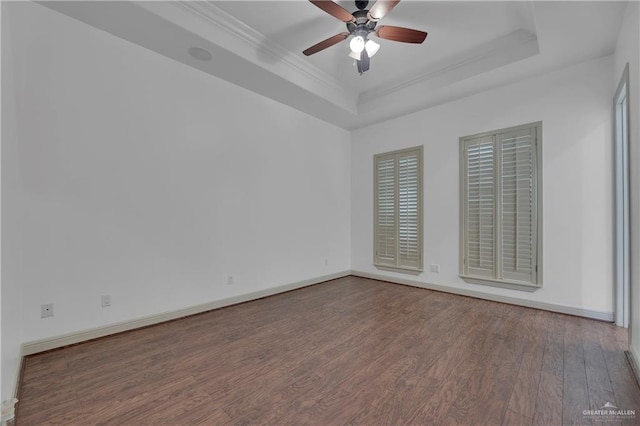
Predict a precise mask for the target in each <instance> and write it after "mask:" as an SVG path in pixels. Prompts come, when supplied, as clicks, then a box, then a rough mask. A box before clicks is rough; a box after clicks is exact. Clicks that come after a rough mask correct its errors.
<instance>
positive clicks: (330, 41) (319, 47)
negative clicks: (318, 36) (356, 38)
mask: <svg viewBox="0 0 640 426" xmlns="http://www.w3.org/2000/svg"><path fill="white" fill-rule="evenodd" d="M347 37H349V33H340V34H336V35H334V36H333V37H329V38H328V39H326V40H322V41H321V42H320V43H318V44H314V45H313V46H311V47H310V48H308V49H307V50H305V51H304V52H302V53H304V54H305V56H309V55H313V54H314V53H318V52H319V51H321V50H324V49H326V48H327V47H331V46H333V45H334V44H336V43H340V42H341V41H342V40H344V39H345V38H347Z"/></svg>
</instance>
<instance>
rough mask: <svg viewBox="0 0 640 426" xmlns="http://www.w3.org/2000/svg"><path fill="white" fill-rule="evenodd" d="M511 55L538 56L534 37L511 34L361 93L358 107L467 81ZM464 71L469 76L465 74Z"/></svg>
mask: <svg viewBox="0 0 640 426" xmlns="http://www.w3.org/2000/svg"><path fill="white" fill-rule="evenodd" d="M513 51H520V52H527V56H532V55H534V54H537V53H539V50H538V40H537V37H536V36H535V35H534V34H531V33H529V32H528V31H525V30H517V31H514V32H512V33H510V34H507V35H506V36H503V37H500V38H498V39H495V40H492V41H491V42H489V43H486V44H484V45H482V46H477V47H476V48H474V49H473V51H472V52H465V53H464V54H462V55H459V56H458V57H457V58H455V59H454V60H452V61H450V62H448V63H446V64H441V65H440V66H438V67H437V68H435V69H434V68H431V69H429V70H427V72H425V73H421V74H419V75H417V76H415V77H412V78H409V79H407V80H404V81H401V82H399V83H395V84H389V85H386V86H383V87H378V88H376V89H373V90H368V91H366V92H363V93H361V94H360V96H359V98H358V105H359V106H360V105H364V104H367V103H370V102H373V101H376V100H378V99H379V98H381V97H384V96H387V95H389V94H391V93H394V92H398V91H400V90H404V89H406V88H409V87H411V86H415V85H419V84H423V83H425V82H427V81H429V80H435V79H440V81H439V83H440V84H441V85H442V84H443V83H448V84H451V83H454V82H456V81H459V80H461V79H462V78H466V77H465V75H467V74H469V75H473V74H475V73H477V72H478V71H480V72H484V71H486V69H484V70H483V69H482V68H486V63H487V60H491V61H494V62H495V64H496V65H497V66H503V65H505V60H501V59H500V58H510V57H511V56H512V55H511V53H512V52H513ZM517 59H518V60H520V59H523V58H521V57H519V58H517ZM465 70H468V71H469V72H465ZM445 75H448V76H450V78H449V79H448V80H450V81H448V82H445V81H442V79H441V77H443V76H445Z"/></svg>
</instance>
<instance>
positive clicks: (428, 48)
mask: <svg viewBox="0 0 640 426" xmlns="http://www.w3.org/2000/svg"><path fill="white" fill-rule="evenodd" d="M338 3H339V4H340V5H341V6H342V7H344V8H345V9H347V10H348V11H350V12H352V11H354V10H356V7H355V4H354V2H353V1H343V0H341V1H338ZM43 4H44V5H46V6H48V7H51V8H53V9H55V10H58V11H60V12H62V13H65V14H67V15H69V16H72V17H75V18H77V19H80V20H82V21H84V22H86V23H88V24H90V25H93V26H95V27H97V28H100V29H103V30H105V31H108V32H110V33H112V34H114V35H116V36H119V37H122V38H124V39H127V40H129V41H132V42H134V43H137V44H139V45H141V46H144V47H146V48H149V49H152V50H155V51H157V52H159V53H161V54H163V55H166V56H169V57H171V58H174V59H176V60H178V61H181V62H184V63H185V64H187V65H190V66H193V67H196V68H198V69H201V70H202V71H204V72H207V73H210V74H212V75H215V76H218V77H220V78H223V79H225V80H228V81H230V82H232V83H234V84H237V85H239V86H242V87H244V88H247V89H249V90H252V91H254V92H256V93H259V94H262V95H264V96H268V97H270V98H272V99H275V100H277V101H279V102H282V103H285V104H288V105H290V106H292V107H294V108H297V109H299V110H301V111H304V112H307V113H309V114H311V115H314V116H317V117H318V118H320V119H322V120H325V121H328V122H331V123H333V124H336V125H338V126H341V127H343V128H346V129H354V128H358V127H362V126H365V125H368V124H371V123H374V122H377V121H381V120H385V119H389V118H392V117H396V116H399V115H402V114H406V113H409V112H412V111H416V110H419V109H422V108H426V107H430V106H433V105H437V104H439V103H442V102H447V101H450V100H452V99H456V98H458V97H461V96H467V95H470V94H473V93H477V92H479V91H482V90H486V89H488V88H491V87H495V86H497V85H499V84H504V83H508V82H511V81H516V80H518V79H522V78H527V77H530V76H533V75H536V74H538V73H542V72H549V71H552V70H554V69H558V68H562V67H566V66H569V65H572V64H576V63H579V62H582V61H586V60H589V59H592V58H597V57H601V56H606V55H609V54H611V53H613V51H614V48H615V43H616V39H617V35H618V29H619V27H620V23H621V20H622V16H623V14H624V10H625V8H626V2H615V1H603V2H592V1H588V2H580V1H569V2H562V1H552V2H539V1H535V2H531V1H516V2H507V1H503V2H483V1H472V2H463V1H445V2H442V1H438V2H432V1H417V0H403V1H401V2H400V4H398V5H397V6H396V7H395V8H394V9H393V10H392V11H391V12H390V13H389V14H388V15H387V16H385V17H384V18H383V20H382V21H381V23H382V24H383V25H396V26H403V27H408V28H415V29H419V30H423V31H426V32H428V33H429V36H428V37H427V40H426V41H425V43H424V44H422V45H413V44H404V43H396V42H392V41H388V40H380V39H378V40H377V41H379V42H380V44H381V48H380V51H379V52H378V54H377V55H376V56H375V57H374V58H372V60H371V69H370V71H368V72H367V73H365V74H363V75H362V76H361V75H359V74H358V73H357V72H356V69H355V67H354V66H353V60H352V59H350V58H348V57H347V53H348V51H349V47H348V40H347V41H345V42H342V43H340V44H338V45H335V46H332V47H330V48H328V49H326V50H324V51H322V52H319V53H317V54H315V55H312V56H309V57H306V56H304V55H303V54H302V51H303V50H304V49H305V48H307V47H310V46H311V45H313V44H315V43H317V42H319V41H321V40H324V39H326V38H328V37H330V36H332V35H334V34H337V33H339V32H342V31H345V29H346V28H345V26H344V24H343V23H342V22H340V21H338V20H337V19H335V18H333V17H331V16H330V15H327V14H326V13H324V12H323V11H322V10H320V9H318V8H317V7H315V6H314V5H313V4H311V3H309V2H308V1H304V0H294V1H269V0H261V1H222V2H220V1H215V2H213V1H212V2H177V1H172V2H119V1H116V2H112V1H105V2H96V1H70V2H51V1H47V2H43ZM372 4H373V1H372V2H371V3H370V6H371V5H372ZM191 47H201V48H204V49H206V50H208V51H209V52H211V53H212V55H213V59H212V60H211V61H208V62H202V61H197V60H196V59H194V58H192V57H191V56H189V54H188V50H189V49H190V48H191Z"/></svg>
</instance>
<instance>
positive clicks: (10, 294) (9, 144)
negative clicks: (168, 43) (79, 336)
mask: <svg viewBox="0 0 640 426" xmlns="http://www.w3.org/2000/svg"><path fill="white" fill-rule="evenodd" d="M0 8H1V10H2V190H1V192H2V289H1V293H2V305H1V309H2V317H1V321H2V335H1V336H2V337H1V341H2V352H1V357H2V368H1V372H2V374H1V377H2V386H1V387H0V401H4V400H6V399H9V398H11V397H13V393H14V386H15V383H16V377H17V373H18V362H19V358H20V338H21V337H20V325H21V321H20V316H21V310H20V307H21V288H20V285H21V277H20V271H21V264H22V262H21V254H20V247H19V246H18V245H17V244H16V243H17V242H18V241H19V240H20V234H21V205H20V199H21V195H20V190H19V188H20V172H19V162H18V158H19V150H18V135H17V122H16V120H17V117H16V103H15V95H14V90H13V88H14V85H13V82H14V78H13V77H14V75H13V52H12V46H11V38H10V33H9V27H10V25H11V24H10V16H11V15H10V14H9V13H8V12H9V11H8V10H7V2H2V3H1V4H0Z"/></svg>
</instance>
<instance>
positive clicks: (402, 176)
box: [398, 152, 420, 268]
mask: <svg viewBox="0 0 640 426" xmlns="http://www.w3.org/2000/svg"><path fill="white" fill-rule="evenodd" d="M398 157H399V158H398V239H399V241H398V242H399V247H398V266H406V267H410V268H418V267H419V264H420V247H419V234H418V231H419V223H418V221H419V217H418V203H419V197H418V178H419V169H418V166H419V165H418V153H416V152H413V153H408V154H403V155H399V156H398Z"/></svg>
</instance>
